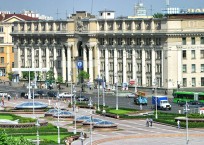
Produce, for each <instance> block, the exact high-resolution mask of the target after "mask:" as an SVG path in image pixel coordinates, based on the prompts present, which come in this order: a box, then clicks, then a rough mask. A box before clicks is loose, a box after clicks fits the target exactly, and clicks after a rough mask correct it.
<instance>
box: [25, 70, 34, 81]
mask: <svg viewBox="0 0 204 145" xmlns="http://www.w3.org/2000/svg"><path fill="white" fill-rule="evenodd" d="M22 74H23V78H24V79H29V71H23V72H22ZM34 78H35V73H34V72H33V71H30V80H33V79H34Z"/></svg>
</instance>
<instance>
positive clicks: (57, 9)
mask: <svg viewBox="0 0 204 145" xmlns="http://www.w3.org/2000/svg"><path fill="white" fill-rule="evenodd" d="M59 14H60V13H59V12H58V9H57V13H56V15H57V20H58V15H59Z"/></svg>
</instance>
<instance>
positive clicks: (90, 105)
mask: <svg viewBox="0 0 204 145" xmlns="http://www.w3.org/2000/svg"><path fill="white" fill-rule="evenodd" d="M88 105H89V107H90V144H91V145H92V110H91V107H92V106H93V104H92V100H91V97H90V99H89V104H88Z"/></svg>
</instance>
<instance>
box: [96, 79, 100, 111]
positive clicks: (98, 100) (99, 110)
mask: <svg viewBox="0 0 204 145" xmlns="http://www.w3.org/2000/svg"><path fill="white" fill-rule="evenodd" d="M99 79H100V78H99V75H98V80H97V81H98V111H100V107H99V103H100V102H99V89H100V83H99Z"/></svg>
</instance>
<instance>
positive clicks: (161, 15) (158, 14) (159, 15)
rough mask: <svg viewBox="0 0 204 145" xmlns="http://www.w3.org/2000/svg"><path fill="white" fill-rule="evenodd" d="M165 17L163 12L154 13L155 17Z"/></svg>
mask: <svg viewBox="0 0 204 145" xmlns="http://www.w3.org/2000/svg"><path fill="white" fill-rule="evenodd" d="M163 17H164V15H163V14H162V13H155V14H154V15H153V18H163Z"/></svg>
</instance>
